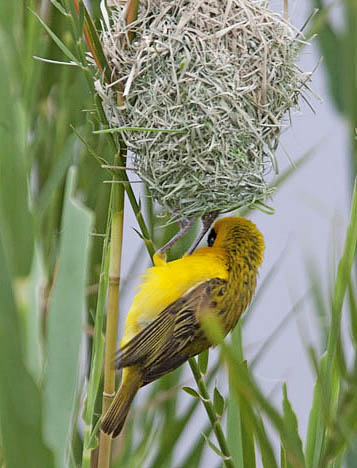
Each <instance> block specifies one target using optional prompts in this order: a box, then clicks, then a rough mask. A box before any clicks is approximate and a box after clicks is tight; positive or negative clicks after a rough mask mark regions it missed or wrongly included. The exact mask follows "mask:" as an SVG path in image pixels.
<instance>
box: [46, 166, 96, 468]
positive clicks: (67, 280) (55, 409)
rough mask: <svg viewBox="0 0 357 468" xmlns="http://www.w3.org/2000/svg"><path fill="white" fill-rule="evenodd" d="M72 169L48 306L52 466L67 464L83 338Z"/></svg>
mask: <svg viewBox="0 0 357 468" xmlns="http://www.w3.org/2000/svg"><path fill="white" fill-rule="evenodd" d="M74 184H75V169H74V168H72V169H71V170H70V171H69V174H68V178H67V185H66V195H65V202H64V214H63V220H62V236H61V242H60V252H59V267H58V274H57V278H56V281H55V285H54V288H53V293H52V297H51V299H50V303H49V311H48V315H49V318H48V332H47V337H48V344H47V350H48V353H47V354H48V363H47V369H46V376H45V414H44V425H45V434H46V439H47V441H48V444H49V445H50V446H51V447H52V448H53V450H54V452H55V454H56V467H57V468H59V467H65V466H66V463H68V455H69V452H68V450H69V442H70V440H71V436H72V428H73V424H74V420H73V413H74V407H75V401H76V397H77V394H78V387H79V382H78V366H79V351H80V345H81V341H82V339H83V323H84V317H83V314H84V311H85V295H86V290H85V286H86V273H87V261H88V253H89V239H90V231H91V224H92V216H91V214H90V213H89V212H88V211H87V210H86V209H84V208H83V207H81V206H80V205H79V204H78V203H77V202H76V201H75V200H74V199H73V198H72V197H73V191H74Z"/></svg>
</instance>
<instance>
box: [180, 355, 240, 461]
mask: <svg viewBox="0 0 357 468" xmlns="http://www.w3.org/2000/svg"><path fill="white" fill-rule="evenodd" d="M188 362H189V364H190V367H191V371H192V374H193V376H194V379H195V381H196V384H197V387H198V389H199V392H200V396H201V400H202V402H203V405H204V407H205V409H206V412H207V415H208V417H209V420H210V421H211V424H212V428H213V431H214V433H215V435H216V437H217V442H218V444H219V447H220V449H221V452H222V454H223V455H224V458H223V462H224V464H225V466H226V467H227V468H234V464H233V461H232V456H231V454H230V452H229V449H228V444H227V441H226V438H225V435H224V432H223V429H222V426H221V421H220V416H218V415H217V413H216V411H215V409H214V406H213V403H212V401H211V399H210V396H209V393H208V390H207V387H206V384H205V381H204V380H203V375H202V374H201V371H200V369H199V367H198V364H197V362H196V360H195V358H191V359H189V361H188Z"/></svg>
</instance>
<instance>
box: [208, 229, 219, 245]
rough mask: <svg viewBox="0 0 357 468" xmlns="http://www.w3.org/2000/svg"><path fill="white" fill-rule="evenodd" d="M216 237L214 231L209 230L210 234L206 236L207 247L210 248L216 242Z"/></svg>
mask: <svg viewBox="0 0 357 468" xmlns="http://www.w3.org/2000/svg"><path fill="white" fill-rule="evenodd" d="M216 237H217V233H216V231H215V230H214V229H211V231H210V233H209V234H208V238H207V244H208V247H212V245H213V243H214V241H215V240H216Z"/></svg>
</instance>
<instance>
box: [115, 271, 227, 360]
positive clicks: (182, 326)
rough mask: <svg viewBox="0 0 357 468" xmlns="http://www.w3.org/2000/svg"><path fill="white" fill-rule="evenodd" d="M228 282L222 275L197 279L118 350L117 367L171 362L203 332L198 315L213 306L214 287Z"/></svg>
mask: <svg viewBox="0 0 357 468" xmlns="http://www.w3.org/2000/svg"><path fill="white" fill-rule="evenodd" d="M225 283H226V280H224V279H221V278H212V279H210V280H208V281H203V282H201V283H198V284H197V285H196V286H195V287H193V288H191V289H190V290H189V291H187V292H186V293H185V294H184V295H183V296H182V297H180V298H179V299H177V300H176V301H174V302H173V303H172V304H170V305H169V306H168V307H166V309H164V310H163V311H162V312H161V313H160V314H159V315H158V316H157V317H156V318H155V319H154V320H153V321H152V322H151V323H149V324H148V325H147V326H146V327H144V328H143V329H142V330H141V331H140V332H139V333H138V334H137V335H135V336H134V337H133V338H132V339H131V340H130V341H129V342H128V343H126V344H125V345H124V346H123V347H122V348H121V349H120V350H119V351H118V353H117V355H116V359H115V361H116V367H117V368H119V369H121V368H123V367H127V366H132V365H135V364H139V365H142V366H144V367H145V368H148V367H150V366H154V367H157V366H159V365H160V363H162V362H163V361H166V362H167V363H168V362H170V360H172V359H174V358H175V356H177V355H178V354H179V353H181V352H182V350H184V349H185V348H186V347H187V346H188V345H189V344H190V343H191V342H193V341H194V340H195V338H196V337H197V334H198V333H202V331H201V330H200V324H199V320H198V317H199V316H200V315H201V314H202V313H205V311H208V310H209V309H210V308H212V306H211V302H212V291H213V290H214V288H216V287H217V286H219V285H223V284H225ZM176 367H177V366H176Z"/></svg>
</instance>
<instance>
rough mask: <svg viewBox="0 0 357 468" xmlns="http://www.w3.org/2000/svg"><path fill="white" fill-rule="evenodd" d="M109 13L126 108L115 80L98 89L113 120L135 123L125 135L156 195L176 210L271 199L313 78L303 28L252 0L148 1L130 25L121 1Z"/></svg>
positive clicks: (108, 36) (110, 43)
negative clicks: (278, 155) (304, 57)
mask: <svg viewBox="0 0 357 468" xmlns="http://www.w3.org/2000/svg"><path fill="white" fill-rule="evenodd" d="M112 19H113V21H112V26H111V27H110V28H109V29H106V30H105V31H104V32H103V43H104V49H105V51H106V54H107V56H108V59H109V62H110V64H111V66H112V67H113V70H115V75H116V83H118V81H119V82H120V83H121V85H122V87H123V89H124V100H125V103H124V106H122V107H121V108H119V107H118V106H117V105H116V98H115V93H114V88H113V87H112V86H107V85H106V86H105V87H104V85H102V86H103V88H102V91H101V94H102V96H103V95H104V96H105V100H104V102H105V109H106V113H107V116H108V119H109V122H110V124H111V125H112V126H113V127H130V129H127V130H124V131H123V133H122V136H123V138H124V140H125V142H126V144H127V145H128V148H129V149H131V150H132V151H133V153H134V154H135V157H134V165H135V168H136V169H137V172H138V174H139V176H140V177H141V179H142V180H144V181H145V182H147V184H148V187H149V190H150V193H151V195H152V197H153V198H154V199H156V200H158V201H159V203H160V204H161V205H162V206H163V207H164V211H165V212H167V213H170V214H171V215H174V216H175V217H181V216H187V217H190V216H196V215H201V214H202V213H204V212H207V211H212V210H219V211H228V210H232V209H234V208H236V207H239V206H247V205H251V204H252V203H254V202H256V201H259V200H264V199H265V198H266V197H267V195H268V194H269V189H268V187H267V182H266V180H265V179H266V176H267V174H269V173H270V172H271V170H272V168H273V166H274V150H275V149H276V146H277V141H278V136H279V133H280V131H281V128H282V124H283V117H284V116H285V115H286V113H287V111H289V109H291V108H292V107H294V106H296V105H297V103H298V96H299V94H300V93H301V88H302V87H303V85H304V83H305V81H306V80H307V75H306V74H303V73H302V72H300V71H299V70H298V69H297V67H296V66H295V59H296V55H297V52H298V49H299V46H300V44H301V37H300V35H299V33H297V31H296V30H294V29H293V27H292V26H291V25H290V24H289V23H288V22H286V21H285V20H284V19H283V18H282V17H281V16H280V15H278V14H277V13H274V12H272V11H271V10H269V9H268V7H267V2H266V1H253V0H251V1H248V0H227V1H224V0H203V1H202V0H201V1H200V0H175V1H172V0H151V1H149V0H147V1H143V0H142V1H141V7H140V10H139V14H138V19H137V20H136V21H135V22H134V23H132V24H131V25H129V26H127V25H126V24H125V11H124V9H121V8H118V9H114V10H113V11H112ZM129 31H132V32H134V33H135V38H134V40H133V41H132V42H130V41H129V39H128V33H129ZM133 127H135V128H142V129H157V130H162V131H155V132H154V131H143V130H141V131H133V130H132V128H133ZM168 131H170V132H168ZM175 131H177V132H175Z"/></svg>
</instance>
